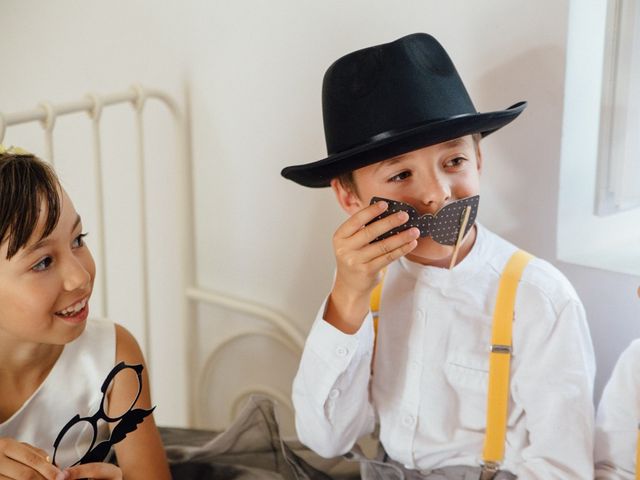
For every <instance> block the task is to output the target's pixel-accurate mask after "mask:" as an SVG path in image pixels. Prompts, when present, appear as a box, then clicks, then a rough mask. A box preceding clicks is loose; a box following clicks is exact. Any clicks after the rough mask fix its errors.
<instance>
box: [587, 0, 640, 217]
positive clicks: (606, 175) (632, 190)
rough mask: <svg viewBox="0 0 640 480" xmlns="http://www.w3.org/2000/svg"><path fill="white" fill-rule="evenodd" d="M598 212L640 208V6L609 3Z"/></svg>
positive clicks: (631, 0) (617, 0) (628, 1)
mask: <svg viewBox="0 0 640 480" xmlns="http://www.w3.org/2000/svg"><path fill="white" fill-rule="evenodd" d="M606 18H607V24H606V33H605V45H604V59H603V82H602V100H601V111H600V142H599V148H598V153H599V161H598V191H597V202H596V213H597V214H598V215H611V214H615V213H619V212H622V211H625V210H628V209H631V208H637V207H639V206H640V2H639V1H638V0H609V1H608V5H607V15H606Z"/></svg>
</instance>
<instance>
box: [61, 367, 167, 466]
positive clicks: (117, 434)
mask: <svg viewBox="0 0 640 480" xmlns="http://www.w3.org/2000/svg"><path fill="white" fill-rule="evenodd" d="M143 369H144V367H143V366H142V365H140V364H138V365H129V364H126V363H124V362H120V363H118V364H117V365H116V366H115V367H113V369H112V370H111V372H109V374H108V375H107V378H106V379H105V381H104V383H103V384H102V387H101V388H100V391H101V392H102V401H101V402H100V408H99V409H98V411H97V412H96V413H95V414H93V415H92V416H90V417H80V415H76V416H75V417H73V418H72V419H71V420H69V422H67V424H66V425H65V426H64V427H63V428H62V430H60V433H59V434H58V437H57V438H56V440H55V442H53V448H54V451H53V464H54V465H57V466H58V467H60V468H66V467H70V466H74V465H81V464H85V463H91V462H102V461H104V460H105V458H107V455H108V454H109V451H110V450H111V447H112V446H113V445H115V444H116V443H118V442H120V441H121V440H124V438H125V437H126V436H127V434H129V433H131V432H133V431H134V430H136V429H137V428H138V424H140V423H142V422H143V421H144V419H145V418H146V417H147V416H149V415H151V412H153V410H154V409H155V408H156V407H152V408H150V409H148V410H145V409H143V408H134V405H135V404H136V402H137V401H138V398H140V393H142V370H143ZM126 370H133V372H134V373H135V374H136V376H137V380H138V393H137V394H136V396H135V397H134V398H132V399H131V400H132V401H131V404H130V406H129V408H128V409H127V410H125V411H124V412H122V413H121V414H120V415H117V416H115V417H110V416H109V415H108V414H107V412H106V410H105V405H106V400H107V395H108V391H109V387H110V386H111V383H112V382H113V381H114V379H115V377H116V376H117V375H118V374H119V373H121V372H124V371H126ZM98 421H105V422H107V423H115V424H116V425H115V427H113V429H112V430H111V435H110V437H109V439H108V440H105V441H103V442H100V443H98V444H97V445H96V440H97V435H98ZM85 423H86V426H88V427H91V428H92V430H91V435H92V440H91V443H90V444H89V445H87V448H86V449H85V451H83V452H78V451H77V450H76V449H74V452H73V453H75V455H74V458H73V461H69V462H68V464H66V465H60V464H59V463H58V462H59V460H58V458H57V455H58V449H59V447H60V446H61V443H62V442H63V438H64V437H65V435H67V434H68V433H69V432H70V431H71V430H72V429H73V428H74V427H76V426H78V425H79V424H80V425H83V426H85V425H84V424H85ZM67 460H68V459H67Z"/></svg>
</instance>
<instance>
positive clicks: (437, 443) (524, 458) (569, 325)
mask: <svg viewBox="0 0 640 480" xmlns="http://www.w3.org/2000/svg"><path fill="white" fill-rule="evenodd" d="M525 106H526V104H525V103H524V102H521V103H518V104H515V105H514V106H512V107H510V108H508V109H506V110H502V111H494V112H489V113H478V112H476V110H475V108H474V106H473V104H472V102H471V99H470V98H469V96H468V94H467V92H466V90H465V88H464V85H463V83H462V81H461V79H460V78H459V76H458V74H457V72H456V69H455V67H454V65H453V63H452V62H451V60H450V58H449V56H448V55H447V53H446V52H445V50H444V49H443V48H442V46H441V45H440V44H439V43H438V42H437V41H436V40H435V39H434V38H433V37H431V36H430V35H427V34H414V35H409V36H407V37H403V38H400V39H398V40H396V41H394V42H391V43H388V44H383V45H378V46H375V47H371V48H366V49H363V50H359V51H356V52H353V53H351V54H349V55H346V56H344V57H342V58H341V59H339V60H337V61H336V62H335V63H334V64H333V65H332V66H331V67H330V68H329V69H328V70H327V73H326V74H325V78H324V84H323V116H324V126H325V136H326V140H327V149H328V151H329V157H328V158H326V159H324V160H320V161H318V162H313V163H310V164H306V165H297V166H292V167H287V168H285V169H284V170H283V171H282V174H283V176H285V177H286V178H289V179H291V180H294V181H296V182H298V183H300V184H302V185H305V186H309V187H325V186H329V185H330V186H331V187H332V189H333V191H334V193H335V195H336V198H337V200H338V202H339V204H340V205H341V207H342V208H343V209H344V210H345V211H346V212H347V213H348V214H349V215H350V218H349V219H348V220H347V221H346V222H345V223H343V224H342V225H341V226H340V227H339V228H338V230H337V231H336V233H335V235H334V238H333V245H334V250H335V255H336V261H337V270H336V276H335V281H334V285H333V288H332V290H331V293H330V295H329V297H328V298H327V300H326V302H325V304H324V305H323V306H322V307H321V309H320V312H319V314H318V316H317V318H316V320H315V322H314V324H313V327H312V328H311V332H310V333H309V337H308V339H307V343H306V346H305V350H304V353H303V356H302V359H301V362H300V367H299V371H298V373H297V376H296V378H295V380H294V385H293V402H294V406H295V410H296V428H297V432H298V435H299V437H300V440H301V441H302V442H303V443H305V444H307V445H308V446H309V447H311V448H312V449H314V450H315V451H317V452H318V453H319V454H320V455H323V456H327V457H331V456H337V455H341V454H345V453H347V452H348V451H349V450H350V449H351V448H352V447H353V446H354V444H355V442H356V441H357V440H358V438H359V437H361V436H362V435H365V434H367V433H370V432H372V431H373V430H374V428H375V424H376V422H378V423H379V428H380V430H379V436H380V443H381V446H382V447H383V449H384V451H382V452H381V456H380V460H381V461H382V462H384V463H381V462H378V463H372V464H370V465H368V466H367V467H366V468H364V469H363V472H371V471H372V470H376V469H378V472H377V473H376V475H379V474H381V472H382V471H383V470H384V469H386V471H388V472H389V471H391V470H389V469H388V468H387V467H388V466H391V467H392V470H393V471H394V472H396V473H395V474H394V475H399V472H403V475H405V476H406V477H407V478H427V479H453V478H456V479H457V478H460V479H471V478H473V479H478V478H482V479H489V478H495V479H506V478H516V477H517V478H521V479H545V480H548V479H563V480H567V479H580V480H586V479H588V478H592V477H593V458H592V447H593V405H592V387H593V376H594V370H595V367H594V357H593V349H592V345H591V339H590V336H589V332H588V328H587V324H586V321H585V316H584V310H583V307H582V304H581V303H580V300H579V299H578V297H577V295H576V293H575V291H574V290H573V288H572V287H571V285H570V284H569V283H568V281H567V280H566V279H565V278H564V277H563V276H562V275H561V274H560V273H559V272H558V271H557V270H556V269H555V268H553V267H552V266H551V265H550V264H548V263H546V262H544V261H541V260H538V259H533V260H532V261H530V262H529V263H528V265H527V266H526V268H525V270H524V272H523V273H522V278H521V280H520V282H519V284H517V286H518V288H517V297H516V298H515V317H514V320H513V351H512V355H511V356H510V355H509V353H510V352H511V348H510V345H497V344H496V342H492V341H491V329H492V315H493V313H494V308H495V306H496V295H497V292H498V284H499V282H500V279H501V274H502V272H503V270H505V268H506V267H505V264H507V261H508V260H509V259H510V258H511V256H512V254H513V253H514V252H516V250H517V249H516V247H514V246H513V245H511V244H509V243H508V242H506V241H505V240H503V239H501V238H499V237H497V236H496V235H494V234H492V233H491V232H489V231H488V230H486V229H485V228H483V227H482V226H480V225H478V224H477V223H474V219H475V209H477V198H478V197H477V195H478V193H479V175H480V172H481V170H482V164H483V158H482V153H481V150H480V146H479V141H480V139H481V137H483V136H485V135H488V134H489V133H492V132H494V131H495V130H497V129H499V128H501V127H502V126H504V125H506V124H507V123H509V122H510V121H512V120H513V119H515V118H516V117H517V116H518V115H519V114H520V113H521V112H522V110H523V109H524V108H525ZM373 197H381V198H383V199H386V200H378V199H374V201H373V202H372V198H373ZM397 202H402V203H397ZM370 203H371V204H370ZM405 204H409V205H410V206H409V205H405ZM458 205H463V206H464V217H461V218H460V220H458V215H457V213H456V214H455V215H453V217H455V218H454V220H455V221H450V219H448V218H447V217H451V215H452V214H451V211H453V210H455V209H456V208H458ZM391 206H392V207H393V210H399V211H398V212H396V213H394V214H392V215H386V214H387V213H388V212H387V211H386V210H387V209H391ZM468 207H470V208H471V209H469V208H468ZM455 211H456V212H459V211H460V210H459V209H458V210H455ZM407 212H409V213H410V214H411V218H410V219H409V213H407ZM445 212H448V213H445ZM469 212H471V215H469ZM419 215H422V217H419ZM442 217H444V218H442ZM441 230H444V231H446V232H447V235H442V232H441ZM389 231H392V233H397V234H395V235H390V236H387V235H386V232H389ZM381 237H382V239H381ZM445 237H447V238H445ZM449 237H450V238H449ZM452 239H453V240H452ZM383 271H384V272H385V273H384V279H383V286H382V294H381V301H380V308H379V318H380V321H379V329H378V332H377V334H374V328H373V323H374V322H373V318H372V314H371V312H370V308H369V304H370V295H371V292H372V291H373V289H374V287H376V285H377V284H378V283H379V282H380V280H381V277H382V276H383V275H382V274H381V272H383ZM501 304H502V303H501ZM509 324H511V316H510V317H509ZM491 343H494V345H493V347H492V348H493V349H494V350H492V351H493V352H496V353H498V354H500V353H502V354H504V353H505V352H506V353H507V357H508V358H511V368H510V375H509V374H508V372H509V369H508V368H507V377H508V378H510V387H508V389H505V402H506V401H507V399H506V397H507V396H508V416H507V413H505V415H504V418H506V440H503V441H502V446H503V447H504V448H505V453H504V458H498V459H493V460H491V461H487V458H486V457H487V456H486V455H485V458H483V441H484V439H485V430H486V429H487V420H486V415H487V409H488V408H489V409H492V408H494V406H493V405H487V403H488V402H487V389H488V387H487V384H488V382H489V380H488V373H487V371H488V370H489V368H488V364H489V353H488V349H489V346H490V345H491ZM374 352H375V355H374ZM492 355H493V353H492ZM372 358H373V362H372ZM502 358H504V357H502ZM491 403H492V404H493V403H494V402H493V401H492V402H491ZM505 410H506V407H505ZM500 460H502V462H501V465H498V463H500ZM376 465H377V466H376ZM383 467H384V468H383ZM365 478H366V474H365ZM375 478H381V477H375ZM394 478H397V477H394Z"/></svg>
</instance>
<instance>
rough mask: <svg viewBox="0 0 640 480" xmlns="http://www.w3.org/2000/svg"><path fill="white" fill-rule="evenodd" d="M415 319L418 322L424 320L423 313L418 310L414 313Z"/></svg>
mask: <svg viewBox="0 0 640 480" xmlns="http://www.w3.org/2000/svg"><path fill="white" fill-rule="evenodd" d="M416 317H417V318H418V320H423V319H424V312H423V311H422V310H418V311H417V312H416Z"/></svg>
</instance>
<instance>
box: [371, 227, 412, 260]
mask: <svg viewBox="0 0 640 480" xmlns="http://www.w3.org/2000/svg"><path fill="white" fill-rule="evenodd" d="M419 236H420V230H418V229H417V228H416V227H411V228H410V229H408V230H404V231H403V232H400V233H398V234H396V235H392V236H390V237H388V238H385V239H384V240H381V241H379V242H375V243H372V244H370V245H367V246H366V247H365V248H363V249H362V258H363V262H365V263H369V262H371V261H372V260H374V259H376V258H378V257H383V256H386V255H388V254H389V253H391V252H392V251H394V250H396V249H398V248H400V247H402V246H403V245H406V244H407V243H409V242H411V241H412V240H415V239H417V238H418V237H419Z"/></svg>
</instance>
